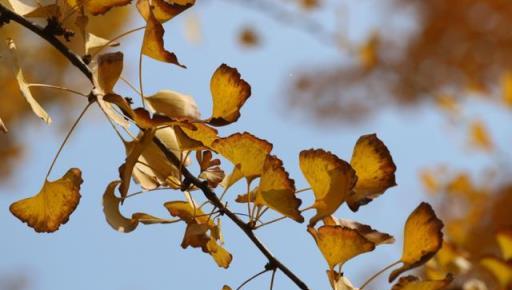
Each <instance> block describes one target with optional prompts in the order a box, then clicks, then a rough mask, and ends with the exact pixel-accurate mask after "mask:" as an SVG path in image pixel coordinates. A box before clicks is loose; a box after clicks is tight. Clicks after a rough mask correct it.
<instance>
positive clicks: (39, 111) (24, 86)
mask: <svg viewBox="0 0 512 290" xmlns="http://www.w3.org/2000/svg"><path fill="white" fill-rule="evenodd" d="M7 45H8V47H9V51H10V53H11V56H12V59H13V64H14V72H15V74H16V81H17V82H18V87H19V89H20V92H21V94H22V95H23V97H24V98H25V100H26V101H27V102H28V104H29V105H30V107H31V108H32V111H33V112H34V114H36V116H38V117H39V118H41V119H42V120H43V121H44V122H46V123H47V124H50V123H51V122H52V119H51V118H50V116H49V115H48V113H47V112H46V111H45V110H44V109H43V107H41V105H40V104H39V103H38V102H37V100H36V99H34V97H33V96H32V93H31V92H30V88H29V84H28V83H27V82H26V81H25V77H24V76H23V72H22V71H21V67H20V65H19V62H18V56H17V55H16V45H15V44H14V41H13V40H12V39H10V38H9V39H7Z"/></svg>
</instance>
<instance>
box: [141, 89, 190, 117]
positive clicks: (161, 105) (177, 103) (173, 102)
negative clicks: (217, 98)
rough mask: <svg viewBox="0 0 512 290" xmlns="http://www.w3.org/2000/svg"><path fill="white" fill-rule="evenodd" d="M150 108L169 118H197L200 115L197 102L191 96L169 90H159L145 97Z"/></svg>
mask: <svg viewBox="0 0 512 290" xmlns="http://www.w3.org/2000/svg"><path fill="white" fill-rule="evenodd" d="M144 101H146V102H147V103H148V105H149V107H150V108H151V109H153V110H154V111H155V112H157V113H158V114H161V115H164V116H167V117H169V118H182V119H188V120H198V119H199V117H200V113H199V109H198V107H197V103H196V101H195V100H194V98H193V97H191V96H188V95H185V94H182V93H178V92H175V91H171V90H160V91H158V92H157V93H156V94H154V95H152V96H149V97H145V98H144Z"/></svg>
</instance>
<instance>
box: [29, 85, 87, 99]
mask: <svg viewBox="0 0 512 290" xmlns="http://www.w3.org/2000/svg"><path fill="white" fill-rule="evenodd" d="M28 86H29V87H40V88H50V89H56V90H61V91H66V92H68V93H73V94H77V95H80V96H82V97H87V95H86V94H83V93H81V92H79V91H75V90H73V89H69V88H65V87H60V86H55V85H49V84H36V83H31V84H28Z"/></svg>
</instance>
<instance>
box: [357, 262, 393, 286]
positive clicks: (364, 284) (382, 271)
mask: <svg viewBox="0 0 512 290" xmlns="http://www.w3.org/2000/svg"><path fill="white" fill-rule="evenodd" d="M400 262H401V261H400V260H398V261H396V262H393V263H391V264H390V265H388V266H386V267H384V268H383V269H382V270H380V271H378V272H377V273H375V274H373V275H372V276H371V277H370V278H368V280H366V282H364V283H363V285H362V286H361V287H360V288H359V290H363V289H364V287H366V286H367V285H368V284H370V282H372V281H373V280H374V279H375V278H377V277H378V276H380V275H381V274H382V273H384V272H386V271H387V270H389V269H391V268H393V267H394V266H396V265H398V264H400Z"/></svg>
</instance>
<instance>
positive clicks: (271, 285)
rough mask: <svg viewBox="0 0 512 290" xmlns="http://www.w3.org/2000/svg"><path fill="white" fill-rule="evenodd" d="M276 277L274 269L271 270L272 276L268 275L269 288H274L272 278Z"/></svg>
mask: <svg viewBox="0 0 512 290" xmlns="http://www.w3.org/2000/svg"><path fill="white" fill-rule="evenodd" d="M275 277H276V269H274V270H273V271H272V277H270V290H272V289H274V278H275Z"/></svg>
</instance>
